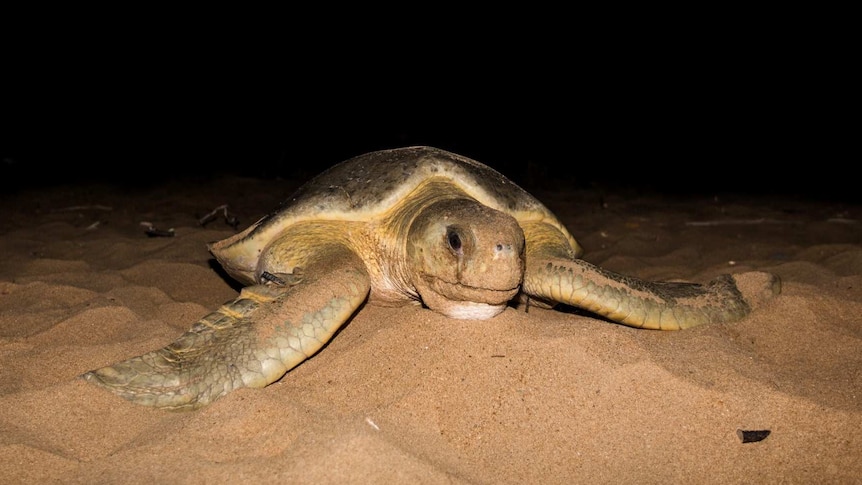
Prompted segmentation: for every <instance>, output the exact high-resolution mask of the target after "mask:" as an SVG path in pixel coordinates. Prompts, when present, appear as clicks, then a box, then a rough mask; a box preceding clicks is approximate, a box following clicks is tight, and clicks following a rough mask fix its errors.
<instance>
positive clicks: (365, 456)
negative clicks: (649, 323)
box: [0, 177, 862, 484]
mask: <svg viewBox="0 0 862 485" xmlns="http://www.w3.org/2000/svg"><path fill="white" fill-rule="evenodd" d="M298 182H299V181H286V180H259V179H252V178H236V177H232V178H229V177H225V178H219V179H211V180H200V181H195V180H191V181H187V182H183V183H180V182H174V183H169V182H164V183H158V184H152V185H149V186H145V187H134V188H128V187H127V188H120V187H116V186H113V187H112V186H99V185H92V186H90V185H82V184H79V185H77V186H75V187H62V186H56V187H45V188H41V189H38V188H36V189H27V190H20V191H14V192H11V193H9V194H6V195H4V196H3V199H2V209H0V211H2V218H0V254H2V259H0V483H10V484H11V483H49V482H62V483H87V484H92V483H124V484H128V483H259V482H266V483H273V482H275V483H286V482H288V481H299V482H303V483H431V484H436V483H470V484H473V483H475V484H479V483H546V484H551V483H668V482H671V483H722V484H727V483H860V482H862V460H860V457H862V317H860V315H862V207H860V206H859V205H853V204H847V203H840V202H830V201H823V200H807V199H804V198H792V197H780V196H769V197H767V196H760V197H758V196H755V195H722V194H705V195H688V196H685V197H682V196H668V195H662V194H658V193H648V192H644V191H620V192H611V191H605V190H602V189H601V188H600V187H597V188H593V189H589V190H583V191H580V192H578V193H575V194H573V193H570V192H567V191H564V190H562V189H561V188H560V187H544V188H542V189H541V190H535V191H534V192H535V193H536V195H538V196H539V198H540V199H542V200H543V201H544V202H545V203H546V204H547V205H548V206H549V207H550V208H551V209H552V210H553V211H555V212H556V213H557V214H558V215H559V216H560V218H561V219H562V220H563V221H564V222H565V223H566V224H567V225H568V226H569V227H570V228H571V230H572V232H573V233H574V234H575V236H576V237H577V238H578V239H579V241H580V242H581V243H582V245H583V246H584V247H585V248H586V254H585V255H584V258H585V259H587V260H588V261H591V262H593V263H597V264H599V265H602V266H604V267H606V268H608V269H611V270H614V271H618V272H621V273H626V274H630V275H634V276H638V277H641V278H648V279H684V280H689V281H698V282H705V281H707V280H709V279H711V278H712V277H714V276H716V275H718V274H720V273H725V272H737V271H747V270H752V269H756V270H764V271H770V272H773V273H775V274H777V275H779V276H780V277H781V279H782V283H783V291H782V293H781V295H779V296H778V297H776V298H775V299H773V300H771V301H768V302H765V303H763V304H761V305H760V306H758V308H757V309H756V310H755V311H754V312H753V313H752V314H751V315H750V316H748V317H747V318H745V319H744V320H742V321H739V322H736V323H730V324H710V325H704V326H700V327H696V328H692V329H689V330H685V331H681V332H658V331H648V330H637V329H633V328H628V327H625V326H621V325H616V324H612V323H609V322H607V321H604V320H601V319H598V318H595V317H593V316H590V315H587V314H583V313H578V312H571V311H569V312H561V311H554V310H545V309H540V308H533V309H531V310H530V311H529V313H525V312H523V311H519V310H516V309H514V308H511V309H508V310H506V311H505V312H504V313H503V314H501V315H500V316H498V317H496V318H494V319H492V320H487V321H459V320H450V319H447V318H445V317H442V316H440V315H437V314H435V313H433V312H431V311H429V310H424V309H421V308H412V307H411V308H379V307H373V306H366V307H365V308H363V310H362V311H361V312H360V313H359V314H358V315H356V316H355V318H354V319H353V320H352V321H350V323H349V324H348V325H347V326H346V327H345V328H344V329H343V330H342V331H341V332H340V333H339V334H338V335H337V337H336V338H335V339H334V340H333V341H332V342H331V343H330V345H328V346H326V347H325V348H324V349H323V350H322V351H320V352H319V353H318V354H317V355H315V356H314V357H313V358H311V359H310V360H308V361H306V362H305V363H303V364H302V365H300V366H299V367H297V368H296V369H294V370H292V371H291V372H289V373H288V374H287V375H286V376H285V377H284V378H283V379H282V380H280V381H278V382H276V383H274V384H272V385H270V386H269V387H267V388H265V389H259V390H250V389H244V390H240V391H237V392H234V393H232V394H230V395H228V396H226V397H224V398H222V399H221V400H219V401H217V402H216V403H214V404H213V405H211V406H209V407H207V408H204V409H201V410H197V411H192V412H186V413H176V412H168V411H164V410H159V409H152V408H147V407H143V406H139V405H136V404H132V403H129V402H126V401H124V400H121V399H119V398H118V397H116V396H114V395H113V394H110V393H108V392H106V391H104V390H102V389H100V388H97V387H95V386H93V385H91V384H89V383H87V382H85V381H83V380H82V379H80V378H79V377H78V376H79V375H80V374H81V373H83V372H85V371H87V370H90V369H94V368H98V367H101V366H104V365H108V364H111V363H113V362H116V361H118V360H122V359H125V358H128V357H131V356H134V355H139V354H141V353H144V352H147V351H150V350H153V349H156V348H159V347H161V346H164V345H166V344H168V343H170V342H171V341H172V340H173V339H175V338H176V337H177V336H179V335H180V334H181V333H182V332H184V331H185V330H186V329H187V328H188V327H189V326H190V325H191V324H192V323H193V322H194V321H195V320H196V319H198V318H200V317H201V316H203V315H205V314H206V313H208V312H209V311H211V310H213V309H215V308H216V307H217V306H218V305H220V304H221V303H223V302H225V301H227V300H230V299H232V298H234V297H235V296H236V295H237V292H238V289H239V288H238V286H237V285H236V284H235V283H234V282H233V281H231V280H230V279H229V278H228V277H226V276H225V275H224V273H222V272H220V271H219V269H218V265H217V264H215V263H214V261H213V260H212V258H211V256H210V255H209V254H208V253H207V250H206V246H205V244H206V243H207V242H209V241H214V240H217V239H221V238H224V237H227V236H229V235H231V234H233V233H234V231H235V229H234V228H233V227H231V226H229V225H228V224H226V223H225V221H224V220H223V219H217V220H214V221H212V222H210V223H208V224H207V225H205V226H201V225H200V224H198V218H200V217H201V216H202V215H204V214H206V213H207V212H209V211H211V210H212V209H214V208H215V207H217V206H220V205H222V204H228V206H229V209H230V211H231V213H232V214H234V215H235V216H236V217H237V218H238V219H239V221H240V227H239V228H240V229H242V228H243V227H245V226H246V225H248V224H250V223H251V222H253V221H254V220H256V219H257V218H258V217H260V216H262V215H264V214H265V213H267V212H268V211H270V210H271V209H273V208H274V207H275V206H276V204H277V203H278V202H279V201H280V200H281V199H282V198H284V197H286V196H287V195H288V194H289V193H290V192H291V191H292V189H293V188H295V187H296V186H297V183H298ZM141 222H149V223H151V224H152V225H153V226H154V227H155V228H157V229H159V230H167V229H171V228H172V229H173V230H174V234H175V237H147V236H146V234H145V232H144V226H142V225H141ZM740 430H745V431H756V430H768V431H769V432H770V434H769V435H768V436H767V437H766V438H765V439H763V440H761V441H756V442H746V443H743V441H742V440H741V439H740V436H739V431H740Z"/></svg>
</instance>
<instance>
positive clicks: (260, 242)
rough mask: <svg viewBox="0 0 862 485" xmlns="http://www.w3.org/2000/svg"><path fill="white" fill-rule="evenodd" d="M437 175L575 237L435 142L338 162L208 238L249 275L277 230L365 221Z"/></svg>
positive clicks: (539, 207) (524, 197) (511, 186)
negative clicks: (244, 225)
mask: <svg viewBox="0 0 862 485" xmlns="http://www.w3.org/2000/svg"><path fill="white" fill-rule="evenodd" d="M431 177H439V178H440V179H446V180H448V181H450V182H451V183H453V184H456V185H457V186H458V187H459V188H460V189H461V190H463V191H464V192H465V193H467V194H468V195H470V196H471V197H473V198H475V199H476V200H478V201H479V202H481V203H482V204H485V205H487V206H489V207H493V208H495V209H498V210H501V211H503V212H507V213H509V214H511V215H512V216H513V217H515V219H517V220H518V221H519V222H520V221H528V220H544V221H546V222H550V223H552V224H553V225H554V226H557V227H558V228H559V229H560V230H561V231H563V233H564V234H566V235H567V237H568V238H569V239H570V240H571V242H572V243H573V247H574V246H576V244H577V243H575V241H574V238H572V237H571V235H570V234H569V233H568V231H567V230H566V228H565V227H564V226H563V225H562V224H561V223H560V222H559V221H557V219H556V217H555V216H554V215H553V214H552V213H551V212H550V211H549V210H548V209H547V208H546V207H545V206H544V205H543V204H542V203H541V202H539V201H538V200H537V199H536V198H534V197H533V196H532V195H530V194H529V193H527V192H526V191H525V190H523V189H522V188H520V187H519V186H518V185H516V184H515V183H514V182H512V181H511V180H509V179H508V178H506V177H505V176H504V175H502V174H501V173H499V172H497V171H496V170H494V169H492V168H490V167H488V166H486V165H484V164H481V163H479V162H477V161H475V160H472V159H469V158H467V157H463V156H461V155H458V154H455V153H451V152H448V151H445V150H441V149H438V148H433V147H427V146H416V147H407V148H397V149H392V150H380V151H376V152H371V153H367V154H364V155H360V156H357V157H354V158H351V159H348V160H346V161H344V162H341V163H339V164H337V165H335V166H333V167H331V168H329V169H328V170H326V171H324V172H322V173H321V174H319V175H318V176H316V177H314V178H313V179H311V180H309V181H308V182H307V183H305V184H304V185H303V186H302V187H300V188H299V189H297V191H296V192H294V194H293V195H292V196H291V197H289V198H288V199H287V200H286V201H284V202H283V203H282V204H281V206H280V207H279V208H278V209H276V210H275V211H274V212H272V213H270V214H269V215H267V216H265V217H263V218H261V219H260V220H258V221H257V222H256V223H254V224H252V225H251V226H250V227H249V228H248V229H246V230H245V231H243V232H241V233H238V234H236V235H234V236H232V237H230V238H227V239H224V240H221V241H217V242H215V243H212V244H210V246H209V249H210V252H212V254H213V255H214V256H215V257H216V259H218V261H219V262H220V263H221V264H222V266H223V267H224V268H225V269H226V270H227V271H228V273H230V274H231V275H232V276H233V277H235V278H237V279H238V280H239V281H242V282H245V283H253V282H254V281H253V280H254V271H255V268H256V267H257V261H258V258H259V255H260V253H261V252H262V251H263V249H264V248H265V247H266V245H267V244H268V243H269V242H270V241H272V240H273V238H274V237H276V236H277V235H278V234H279V233H280V232H281V231H283V230H284V229H285V228H286V227H289V226H290V225H292V224H295V223H297V222H300V221H306V220H312V219H323V220H346V221H369V220H374V218H375V217H377V216H378V215H380V214H383V213H385V212H387V211H388V210H389V209H391V208H392V207H393V206H394V205H396V204H398V203H399V202H400V201H402V200H403V199H404V198H405V197H407V196H408V195H409V194H410V193H411V192H412V191H413V190H414V189H415V188H416V187H417V186H418V185H419V184H420V183H421V182H423V181H425V180H427V179H428V178H431Z"/></svg>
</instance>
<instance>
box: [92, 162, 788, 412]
mask: <svg viewBox="0 0 862 485" xmlns="http://www.w3.org/2000/svg"><path fill="white" fill-rule="evenodd" d="M209 250H210V251H211V252H212V254H213V255H214V256H215V258H216V259H217V260H218V261H219V263H220V264H221V265H222V266H223V267H224V269H225V270H226V271H227V272H228V273H229V274H230V275H231V276H232V277H233V278H235V279H236V280H238V281H239V282H241V283H243V284H244V285H248V286H246V287H244V288H243V289H242V291H241V292H240V294H239V296H238V297H237V298H236V299H235V300H233V301H231V302H228V303H226V304H224V305H223V306H222V307H221V308H219V309H218V310H216V311H214V312H213V313H210V314H209V315H207V316H205V317H203V318H202V319H200V320H199V321H197V322H196V323H195V324H194V325H193V326H192V327H191V329H190V330H189V331H188V332H186V333H184V334H183V335H181V336H180V337H179V338H178V339H177V340H176V341H175V342H173V343H171V344H170V345H168V346H167V347H164V348H162V349H159V350H155V351H153V352H149V353H147V354H144V355H141V356H139V357H134V358H131V359H128V360H125V361H122V362H119V363H116V364H114V365H111V366H107V367H103V368H101V369H97V370H93V371H90V372H87V373H85V374H84V375H83V376H82V377H83V378H84V379H86V380H87V381H89V382H92V383H94V384H98V385H99V386H102V387H104V388H107V389H109V390H110V391H112V392H114V393H116V394H118V395H119V396H121V397H123V398H125V399H128V400H130V401H133V402H136V403H139V404H143V405H148V406H156V407H161V408H168V409H194V408H199V407H201V406H205V405H207V404H209V403H212V402H213V401H215V400H216V399H218V398H219V397H221V396H224V395H225V394H227V393H229V392H231V391H232V390H234V389H238V388H242V387H256V388H260V387H264V386H266V385H268V384H270V383H272V382H274V381H276V380H278V379H280V378H281V377H282V376H283V375H284V374H285V373H286V372H287V371H289V370H290V369H292V368H293V367H295V366H296V365H298V364H299V363H301V362H302V361H304V360H305V359H308V358H309V357H311V356H312V355H314V354H315V353H316V352H317V351H318V350H320V349H321V348H322V347H323V346H324V345H325V344H326V343H327V341H329V339H330V338H331V337H332V335H333V334H334V333H335V332H336V331H337V330H338V329H339V328H340V327H341V326H342V325H344V324H345V322H347V321H348V320H349V319H350V318H351V316H352V315H353V314H354V313H356V312H357V311H358V310H360V309H361V308H362V306H363V305H364V304H366V302H367V303H371V304H383V305H389V306H396V305H404V304H421V305H424V306H425V307H427V308H429V309H431V310H433V311H437V312H440V313H442V314H443V315H446V316H448V317H451V318H459V319H487V318H492V317H494V316H495V315H497V314H499V313H500V312H502V311H504V310H505V309H506V308H507V306H510V305H512V306H515V305H517V304H530V305H538V306H542V307H545V308H550V307H553V306H555V305H557V304H565V305H570V306H573V307H577V308H581V309H585V310H588V311H590V312H593V313H594V314H597V315H600V316H602V317H605V318H606V319H608V320H611V321H613V322H618V323H621V324H624V325H629V326H632V327H639V328H650V329H661V330H677V329H683V328H687V327H692V326H695V325H700V324H703V323H707V322H732V321H735V320H739V319H741V318H743V317H745V316H746V315H747V314H748V313H749V312H750V310H751V306H752V303H753V302H758V301H761V300H763V299H765V298H768V297H770V296H772V295H774V294H776V293H778V292H779V291H780V284H779V281H778V279H777V278H776V277H775V276H773V275H771V274H769V273H764V272H746V273H739V274H734V275H729V274H727V275H723V276H720V277H718V278H716V279H714V280H712V281H710V282H708V283H706V284H702V285H701V284H695V283H684V282H651V281H644V280H640V279H636V278H633V277H630V276H624V275H620V274H616V273H613V272H611V271H608V270H605V269H602V268H600V267H597V266H595V265H593V264H590V263H588V262H586V261H584V260H582V259H579V257H580V255H581V252H582V251H581V247H580V246H579V245H578V243H577V242H576V241H575V239H574V238H573V237H572V235H571V234H569V231H568V230H567V229H566V228H565V227H564V226H563V224H562V223H561V222H560V221H559V220H558V219H557V218H556V217H555V216H554V214H552V213H551V212H550V211H549V210H548V209H547V208H546V207H545V206H544V205H543V204H542V203H540V202H539V201H538V200H537V199H536V198H534V197H533V196H532V195H530V194H529V193H527V192H526V191H524V190H523V189H521V188H520V187H518V186H517V185H516V184H514V183H513V182H512V181H510V180H509V179H507V178H506V177H505V176H503V175H502V174H500V173H499V172H497V171H496V170H494V169H492V168H490V167H488V166H486V165H483V164H481V163H479V162H477V161H474V160H471V159H469V158H466V157H464V156H460V155H457V154H454V153H450V152H447V151H444V150H440V149H436V148H432V147H407V148H399V149H392V150H382V151H376V152H372V153H368V154H365V155H360V156H357V157H355V158H352V159H349V160H347V161H345V162H342V163H340V164H338V165H335V166H333V167H332V168H330V169H329V170H326V171H325V172H323V173H321V174H320V175H318V176H317V177H315V178H313V179H311V180H310V181H309V182H307V183H306V184H305V185H303V186H302V187H300V188H299V189H298V190H297V191H296V192H295V193H294V194H293V195H292V196H291V197H290V198H289V199H288V200H287V201H285V202H284V203H283V204H282V205H281V206H280V207H279V208H278V209H277V210H276V211H274V212H272V213H271V214H269V215H267V216H265V217H263V218H261V219H260V220H258V221H257V222H255V223H254V224H252V225H251V226H250V227H249V228H247V229H245V230H244V231H242V232H240V233H238V234H236V235H234V236H232V237H229V238H227V239H224V240H221V241H217V242H214V243H211V244H210V245H209Z"/></svg>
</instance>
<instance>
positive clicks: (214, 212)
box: [198, 204, 239, 230]
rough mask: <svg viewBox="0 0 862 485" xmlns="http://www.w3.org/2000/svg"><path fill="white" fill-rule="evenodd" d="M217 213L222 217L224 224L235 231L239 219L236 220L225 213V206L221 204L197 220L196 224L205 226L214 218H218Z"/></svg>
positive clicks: (231, 215)
mask: <svg viewBox="0 0 862 485" xmlns="http://www.w3.org/2000/svg"><path fill="white" fill-rule="evenodd" d="M219 212H221V213H222V214H223V215H224V222H225V224H227V225H228V226H230V227H232V228H233V229H234V230H236V228H237V227H238V226H239V219H237V218H236V216H234V215H233V214H231V213H229V212H228V211H227V204H222V205H220V206H218V207H216V208H215V209H213V210H212V211H211V212H210V213H209V214H207V215H205V216H203V217H201V218H200V220H198V224H200V225H201V226H205V225H207V224H208V223H210V222H212V221H213V220H215V219H216V217H218V214H219Z"/></svg>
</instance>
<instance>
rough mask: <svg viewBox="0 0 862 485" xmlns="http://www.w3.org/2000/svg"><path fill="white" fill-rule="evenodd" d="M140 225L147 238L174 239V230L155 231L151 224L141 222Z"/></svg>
mask: <svg viewBox="0 0 862 485" xmlns="http://www.w3.org/2000/svg"><path fill="white" fill-rule="evenodd" d="M141 225H142V226H144V233H145V234H146V235H147V236H149V237H174V236H175V234H174V228H173V227H172V228H170V229H168V230H167V231H164V230H161V229H156V228H155V226H153V223H152V222H146V221H142V222H141Z"/></svg>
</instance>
